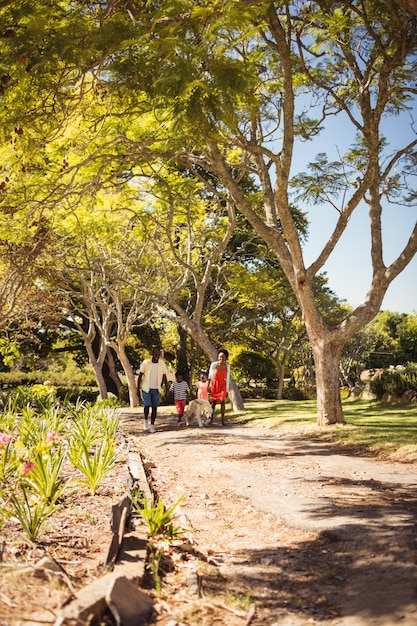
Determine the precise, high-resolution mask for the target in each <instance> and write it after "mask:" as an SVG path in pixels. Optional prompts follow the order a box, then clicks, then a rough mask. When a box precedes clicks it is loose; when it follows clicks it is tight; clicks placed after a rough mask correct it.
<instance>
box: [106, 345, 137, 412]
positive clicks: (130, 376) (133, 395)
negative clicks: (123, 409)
mask: <svg viewBox="0 0 417 626" xmlns="http://www.w3.org/2000/svg"><path fill="white" fill-rule="evenodd" d="M112 348H113V350H115V352H116V354H117V356H118V358H119V361H120V363H121V364H122V367H123V371H124V373H125V376H126V382H127V388H128V390H129V406H130V407H131V408H134V407H136V406H139V397H138V393H137V386H136V380H135V373H134V371H133V367H132V364H131V362H130V361H129V358H128V356H127V354H126V350H125V345H124V343H123V342H122V341H121V342H120V345H118V346H117V347H115V345H114V344H112Z"/></svg>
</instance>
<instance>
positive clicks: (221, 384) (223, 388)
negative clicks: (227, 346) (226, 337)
mask: <svg viewBox="0 0 417 626" xmlns="http://www.w3.org/2000/svg"><path fill="white" fill-rule="evenodd" d="M228 358H229V353H228V351H227V350H224V349H223V348H222V349H221V350H219V351H218V353H217V361H214V362H213V363H212V364H211V365H210V370H209V376H208V377H209V393H210V394H211V406H212V407H213V416H212V418H211V420H210V424H211V423H212V422H213V418H214V410H215V408H216V404H217V403H218V402H220V413H221V418H222V424H223V426H224V425H225V423H226V422H225V417H224V414H225V403H226V398H227V394H228V391H229V384H230V365H229V363H227V359H228Z"/></svg>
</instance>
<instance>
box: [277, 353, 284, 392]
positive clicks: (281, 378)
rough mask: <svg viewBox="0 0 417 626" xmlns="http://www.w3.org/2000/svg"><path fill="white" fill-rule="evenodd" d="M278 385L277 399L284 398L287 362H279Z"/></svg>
mask: <svg viewBox="0 0 417 626" xmlns="http://www.w3.org/2000/svg"><path fill="white" fill-rule="evenodd" d="M277 365H278V386H277V400H282V391H283V389H284V376H285V362H283V361H279V362H278V364H277Z"/></svg>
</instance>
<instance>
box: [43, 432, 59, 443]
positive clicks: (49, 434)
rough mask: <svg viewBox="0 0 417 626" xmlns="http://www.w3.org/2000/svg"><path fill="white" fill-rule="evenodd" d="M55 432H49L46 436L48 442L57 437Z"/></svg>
mask: <svg viewBox="0 0 417 626" xmlns="http://www.w3.org/2000/svg"><path fill="white" fill-rule="evenodd" d="M57 434H58V433H57V432H56V430H49V431H48V434H47V435H46V436H47V438H48V441H53V440H54V439H55V437H56V436H57Z"/></svg>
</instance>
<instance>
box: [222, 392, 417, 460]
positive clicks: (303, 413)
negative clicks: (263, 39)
mask: <svg viewBox="0 0 417 626" xmlns="http://www.w3.org/2000/svg"><path fill="white" fill-rule="evenodd" d="M343 409H344V414H345V420H346V424H344V425H336V426H331V427H322V428H319V427H318V426H317V425H316V422H317V415H316V404H315V402H314V401H313V400H308V401H297V402H292V401H291V402H290V401H286V400H282V401H275V400H247V401H245V410H244V411H242V412H241V413H239V414H237V415H236V416H235V417H234V421H237V422H245V423H255V422H258V421H261V422H262V423H264V424H265V425H267V426H268V428H281V427H285V428H293V427H299V426H301V425H303V424H304V425H305V426H306V430H305V433H306V436H314V437H321V438H323V439H326V440H327V441H335V442H341V443H343V444H344V445H352V446H355V447H360V448H361V449H362V450H363V451H366V450H369V451H370V452H374V453H379V454H384V455H387V454H389V455H394V456H395V457H396V458H398V459H401V460H403V461H417V405H415V404H407V405H398V404H395V405H391V404H384V403H381V402H376V401H369V400H349V399H348V400H345V401H344V402H343Z"/></svg>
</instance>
